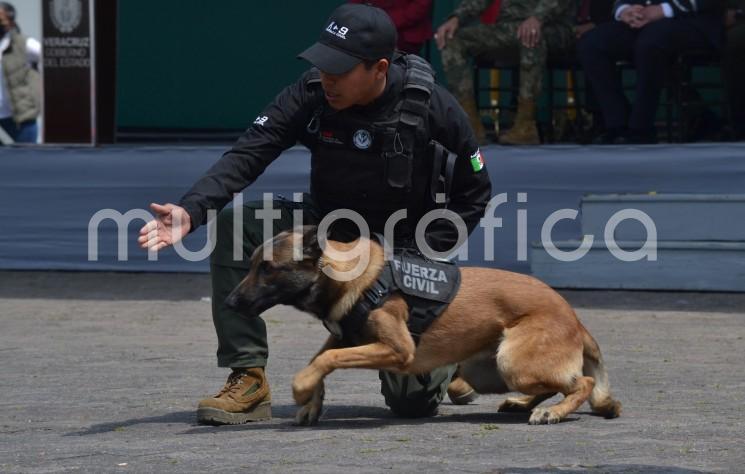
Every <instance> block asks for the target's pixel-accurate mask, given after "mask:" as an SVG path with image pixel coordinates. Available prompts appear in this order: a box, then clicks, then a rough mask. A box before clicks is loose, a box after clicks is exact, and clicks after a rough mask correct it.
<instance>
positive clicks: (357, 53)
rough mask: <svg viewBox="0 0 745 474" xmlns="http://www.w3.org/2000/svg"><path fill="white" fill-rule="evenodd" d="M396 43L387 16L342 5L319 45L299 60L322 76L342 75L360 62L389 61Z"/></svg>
mask: <svg viewBox="0 0 745 474" xmlns="http://www.w3.org/2000/svg"><path fill="white" fill-rule="evenodd" d="M397 41H398V35H397V34H396V27H395V25H394V24H393V21H391V18H390V17H389V16H388V14H387V13H386V12H384V11H383V10H381V9H380V8H376V7H373V6H370V5H361V4H354V3H345V4H343V5H341V6H340V7H338V8H337V9H336V10H334V12H333V13H331V16H330V17H329V19H328V21H326V24H325V25H324V29H323V31H321V36H320V37H319V38H318V42H317V43H315V44H314V45H313V46H311V47H310V48H308V49H306V50H305V51H303V52H302V53H300V54H299V55H298V58H302V59H305V60H306V61H308V62H309V63H311V64H313V65H314V66H315V67H317V68H318V69H320V70H321V71H323V72H326V73H329V74H344V73H345V72H347V71H349V70H350V69H352V68H353V67H355V66H356V65H357V64H359V63H360V62H362V61H363V60H373V61H374V60H377V59H382V58H385V59H388V60H390V59H391V58H392V57H393V53H394V52H395V50H396V42H397Z"/></svg>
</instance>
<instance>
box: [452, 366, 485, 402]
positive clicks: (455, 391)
mask: <svg viewBox="0 0 745 474" xmlns="http://www.w3.org/2000/svg"><path fill="white" fill-rule="evenodd" d="M448 397H449V398H450V401H451V402H453V403H454V404H456V405H467V404H469V403H471V402H472V401H474V400H476V399H477V398H479V394H478V393H476V390H474V389H473V387H471V386H470V385H469V384H468V382H466V381H465V380H463V379H462V378H461V376H460V375H459V374H458V371H457V370H456V371H455V374H453V378H452V379H451V380H450V385H448Z"/></svg>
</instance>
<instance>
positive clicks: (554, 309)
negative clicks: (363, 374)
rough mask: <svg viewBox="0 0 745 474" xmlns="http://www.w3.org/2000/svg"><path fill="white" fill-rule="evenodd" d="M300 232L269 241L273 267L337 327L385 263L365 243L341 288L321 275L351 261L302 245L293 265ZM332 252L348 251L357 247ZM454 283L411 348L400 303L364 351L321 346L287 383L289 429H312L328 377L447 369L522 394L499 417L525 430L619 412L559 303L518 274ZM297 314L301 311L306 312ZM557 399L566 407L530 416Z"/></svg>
mask: <svg viewBox="0 0 745 474" xmlns="http://www.w3.org/2000/svg"><path fill="white" fill-rule="evenodd" d="M307 233H308V230H307V229H306V230H305V232H301V231H296V232H295V233H283V234H280V235H279V236H278V237H276V238H275V239H273V240H272V242H271V245H272V246H273V250H274V256H275V261H279V262H282V263H281V265H294V267H292V268H293V270H294V271H295V272H296V274H295V275H294V278H295V279H298V278H308V279H312V283H311V285H312V286H311V288H312V290H313V291H318V292H320V294H322V295H324V296H323V297H324V298H328V302H327V304H326V307H327V308H328V311H329V313H328V314H327V315H318V316H320V317H326V316H329V315H330V316H331V318H330V319H333V320H338V319H340V318H341V317H343V315H344V314H346V312H347V311H348V310H349V309H350V308H351V306H352V305H353V304H354V302H355V301H356V300H357V299H358V298H359V297H360V296H361V295H362V293H363V291H364V290H365V289H366V288H367V287H369V286H370V285H371V284H372V282H373V281H374V280H375V279H376V278H377V275H378V273H379V272H380V269H381V268H382V265H383V263H384V254H383V249H382V248H381V247H380V246H379V245H378V244H377V243H371V254H370V255H371V257H370V263H369V265H368V266H367V268H366V270H365V271H364V272H363V274H362V275H361V276H360V277H358V278H356V279H354V280H352V281H349V282H341V281H336V280H334V279H332V278H329V277H328V276H326V275H325V274H324V272H323V271H322V269H323V268H326V267H328V268H326V272H327V273H328V272H329V270H331V271H332V272H333V271H347V270H349V268H350V266H353V265H354V263H355V262H354V261H353V262H350V263H341V262H338V261H335V260H333V259H331V258H329V256H328V255H326V254H324V255H320V254H315V255H313V252H308V251H307V250H308V249H307V245H306V254H305V258H304V260H303V261H300V262H297V261H294V262H293V261H292V245H293V243H295V244H297V243H298V242H299V241H300V240H301V239H302V238H303V237H304V236H305V237H306V241H307ZM332 244H333V245H334V247H335V248H337V249H346V248H347V247H348V246H351V245H354V244H355V243H352V244H340V243H338V242H336V243H332ZM258 259H260V255H259V257H257V256H256V255H254V260H258ZM288 262H292V263H288ZM257 265H258V264H257V263H256V261H255V262H254V266H253V267H252V270H251V272H250V274H249V276H248V277H247V278H246V279H245V280H244V282H242V284H241V285H239V287H238V288H237V289H236V292H237V293H239V294H244V296H248V297H249V298H250V297H253V298H257V296H256V295H257V294H260V293H261V290H260V289H257V286H256V285H259V286H261V285H262V284H265V282H263V281H261V278H260V275H258V274H257V271H258V270H257ZM265 273H267V275H264V277H267V278H271V277H272V272H271V271H270V272H265ZM299 274H301V275H304V276H302V277H299V276H298V275H299ZM461 274H462V281H461V286H460V290H459V291H458V294H457V295H456V297H455V299H454V300H453V301H452V303H450V305H449V306H448V307H447V309H446V310H445V311H444V312H443V313H442V315H440V316H439V317H438V318H437V319H436V320H435V321H434V322H433V323H432V325H431V326H430V327H429V328H428V329H427V331H426V332H425V333H424V334H423V335H422V337H421V340H420V342H419V345H418V346H416V345H415V344H414V341H413V339H412V337H411V335H410V334H409V331H408V329H407V327H406V320H407V318H408V309H407V305H406V303H405V301H404V300H403V298H402V297H401V296H400V295H398V294H395V295H393V296H392V297H390V298H389V299H388V300H387V301H386V302H385V303H384V304H383V306H382V307H380V308H378V309H376V310H374V311H372V312H371V314H370V316H369V319H368V322H367V325H366V327H365V330H364V339H365V340H364V342H365V343H364V344H363V345H359V346H355V347H340V343H339V342H338V341H337V340H336V339H335V338H334V337H333V336H331V337H329V339H328V340H327V341H326V344H324V346H323V348H322V349H321V351H319V353H318V354H317V355H316V357H314V358H313V360H312V361H311V363H310V364H309V365H308V366H307V367H306V368H305V369H303V370H301V371H300V372H299V373H298V374H297V375H296V376H295V378H294V381H293V385H292V389H293V396H294V398H295V401H296V402H297V403H298V404H299V405H301V409H300V411H299V412H298V419H297V421H298V422H299V423H301V424H311V423H314V422H316V421H317V420H318V416H319V414H320V411H321V404H322V402H323V379H324V378H325V377H326V376H327V375H329V374H330V373H331V372H333V371H334V370H336V369H349V368H368V369H381V370H389V371H395V372H400V373H404V374H418V373H424V372H428V371H431V370H432V369H435V368H437V367H440V366H443V365H447V364H453V363H459V364H460V375H461V376H462V377H463V378H464V379H465V380H466V381H467V382H468V383H469V384H471V386H473V388H474V389H475V390H476V391H477V392H480V393H506V392H521V393H523V394H525V395H526V396H522V397H515V398H508V399H507V400H506V401H505V402H504V403H502V405H501V406H500V407H499V410H500V411H525V412H532V413H531V416H530V420H529V421H530V423H531V424H543V423H557V422H559V421H560V420H562V419H563V418H565V417H566V416H567V415H568V414H569V413H572V412H573V411H575V410H576V409H577V408H578V407H579V406H580V405H581V404H582V403H583V402H585V401H586V400H589V402H590V406H591V407H592V410H593V412H594V413H597V414H600V415H603V416H605V417H608V418H613V417H616V416H618V415H619V414H620V413H621V404H620V403H619V402H618V401H616V400H614V399H613V398H612V397H611V393H610V388H609V384H608V379H607V375H606V372H605V368H604V366H603V361H602V356H601V354H600V349H599V348H598V345H597V343H596V342H595V340H594V339H593V337H592V336H591V335H590V334H589V333H588V332H587V330H586V329H585V327H584V326H583V325H582V323H580V321H579V320H578V319H577V316H576V314H575V313H574V311H573V310H572V308H571V306H570V305H569V304H568V303H567V302H566V301H565V300H564V298H562V297H561V296H560V295H559V294H558V293H556V292H555V291H554V290H552V289H551V288H550V287H548V286H547V285H545V284H544V283H542V282H540V281H538V280H537V279H535V278H532V277H530V276H526V275H521V274H517V273H511V272H507V271H501V270H495V269H488V268H476V267H464V268H462V269H461ZM275 278H279V277H277V276H276V275H275ZM275 283H276V282H275ZM252 287H253V288H252ZM257 291H258V292H259V293H257ZM314 301H315V300H314ZM297 306H298V307H299V308H300V309H306V310H308V308H305V307H304V306H305V304H304V303H303V304H301V303H298V305H297ZM319 307H323V305H321V306H319ZM556 393H561V394H563V395H564V399H563V400H561V401H560V402H558V403H556V404H554V405H551V406H548V407H537V405H538V404H539V403H541V402H542V401H544V400H546V399H548V398H550V397H552V396H553V395H554V394H556Z"/></svg>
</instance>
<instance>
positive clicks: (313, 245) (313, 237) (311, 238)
mask: <svg viewBox="0 0 745 474" xmlns="http://www.w3.org/2000/svg"><path fill="white" fill-rule="evenodd" d="M302 231H303V258H309V259H312V260H318V259H319V258H320V257H321V254H322V253H323V251H322V250H321V245H320V244H319V243H318V227H317V226H314V225H306V226H303V228H302Z"/></svg>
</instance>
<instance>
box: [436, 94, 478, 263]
mask: <svg viewBox="0 0 745 474" xmlns="http://www.w3.org/2000/svg"><path fill="white" fill-rule="evenodd" d="M430 112H431V113H432V115H433V117H432V118H431V120H430V123H431V130H432V137H433V138H434V139H435V140H437V141H438V142H440V143H441V144H442V145H443V146H444V147H446V148H447V149H448V150H450V151H451V152H453V153H456V154H457V155H458V158H457V161H456V164H455V171H454V176H453V183H452V188H451V191H450V204H449V205H448V207H447V208H448V209H449V210H450V211H452V212H454V213H455V214H457V215H459V216H460V217H461V218H462V219H463V221H464V222H465V224H466V228H467V229H468V234H470V233H471V232H472V231H473V229H474V228H476V225H477V224H478V223H479V220H480V219H481V218H482V217H483V215H484V210H485V209H486V205H487V204H488V202H489V199H490V198H491V181H490V179H489V173H488V172H487V170H486V166H483V167H482V166H481V165H480V164H479V161H478V155H477V154H478V153H479V148H478V144H477V142H476V138H475V137H474V135H473V131H472V130H471V127H470V125H469V122H468V117H467V116H466V114H465V112H463V109H462V108H461V107H460V105H459V104H458V102H457V101H456V100H455V98H453V96H452V95H450V93H449V92H447V91H445V90H444V89H443V88H441V87H440V86H437V87H436V88H435V91H434V92H433V95H432V106H431V108H430ZM472 157H473V158H472ZM457 241H458V231H457V228H456V227H455V225H454V224H453V223H452V222H450V221H448V220H444V219H440V220H437V221H434V222H433V223H432V224H430V226H429V227H428V232H427V243H428V244H429V245H430V246H431V247H432V248H433V249H434V250H436V251H438V252H442V251H445V250H449V249H452V248H453V246H454V245H455V243H456V242H457Z"/></svg>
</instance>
